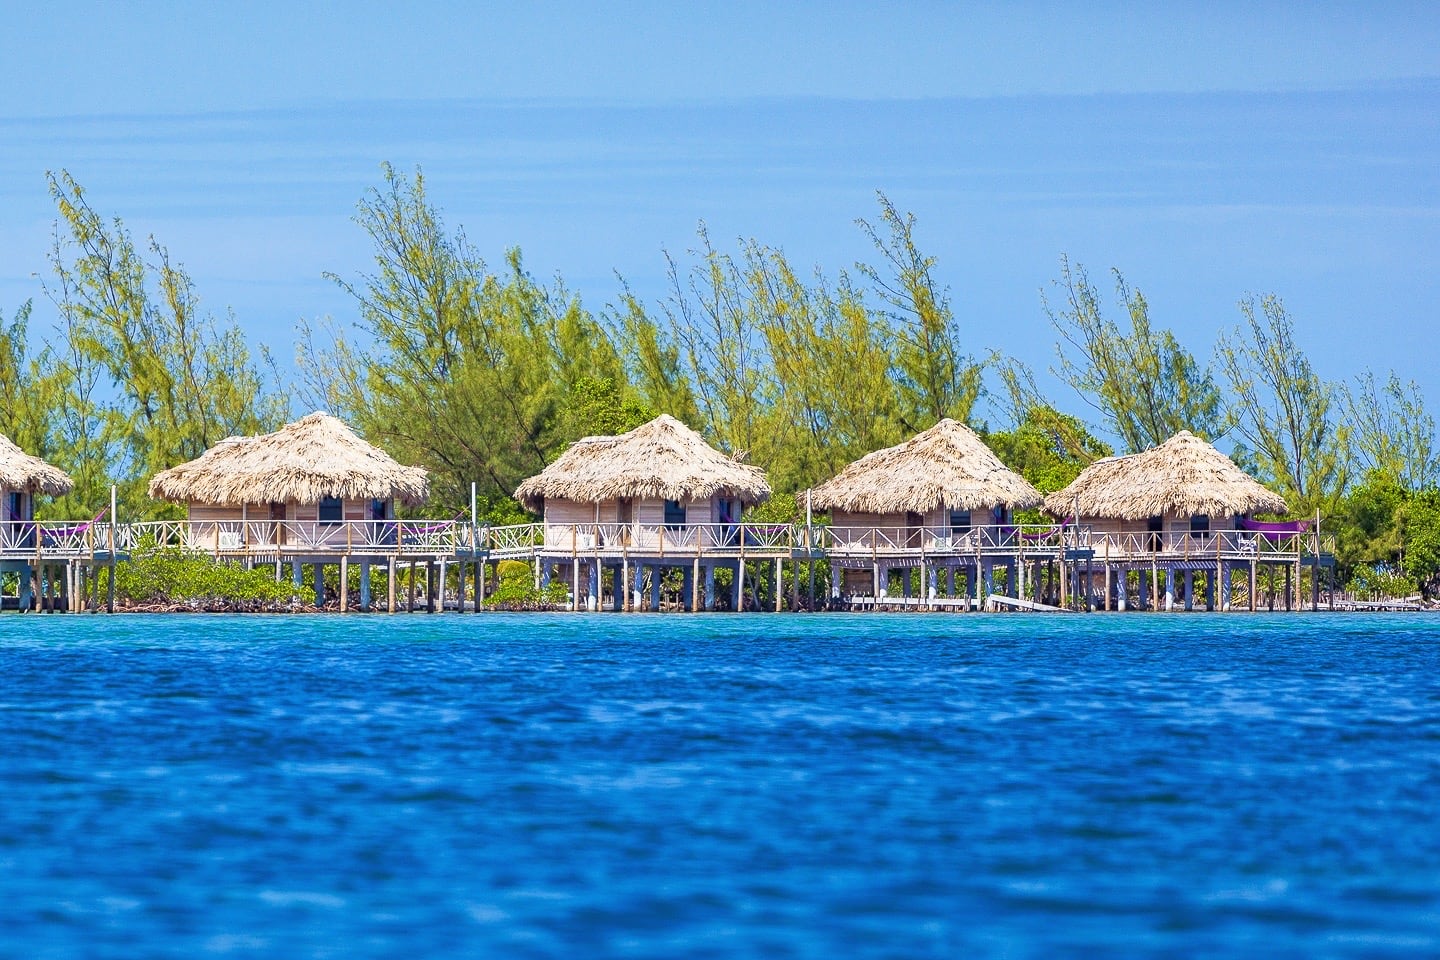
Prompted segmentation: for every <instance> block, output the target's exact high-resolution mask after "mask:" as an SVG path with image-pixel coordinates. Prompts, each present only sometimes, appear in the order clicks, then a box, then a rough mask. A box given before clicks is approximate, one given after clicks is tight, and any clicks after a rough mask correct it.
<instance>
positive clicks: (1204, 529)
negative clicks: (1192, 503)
mask: <svg viewBox="0 0 1440 960" xmlns="http://www.w3.org/2000/svg"><path fill="white" fill-rule="evenodd" d="M1209 532H1210V518H1209V517H1207V516H1206V515H1205V514H1203V513H1197V514H1195V516H1193V517H1191V518H1190V535H1191V536H1196V535H1198V534H1202V533H1209Z"/></svg>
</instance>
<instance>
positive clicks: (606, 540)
mask: <svg viewBox="0 0 1440 960" xmlns="http://www.w3.org/2000/svg"><path fill="white" fill-rule="evenodd" d="M682 506H683V507H684V508H685V523H684V524H683V525H678V526H672V525H667V524H666V522H665V507H666V501H665V500H664V499H662V498H659V497H637V498H633V499H629V503H628V507H629V514H630V519H629V522H628V523H625V524H621V523H620V519H619V518H620V516H621V514H622V505H621V503H620V501H619V500H616V499H610V500H604V501H601V502H600V503H599V504H597V503H596V502H595V501H593V500H591V501H579V500H559V499H551V498H547V499H546V501H545V521H544V522H545V545H546V546H547V547H551V548H553V549H557V550H561V551H568V550H570V549H572V547H573V548H574V549H576V550H581V551H583V550H587V549H593V548H595V547H596V546H597V545H598V546H606V545H610V546H615V545H618V544H617V543H615V541H621V542H623V543H624V544H626V545H628V546H632V547H636V548H640V549H653V550H658V549H660V548H661V547H662V545H663V546H664V547H665V548H666V549H669V548H671V547H673V548H675V549H681V548H685V547H688V548H690V549H694V547H695V538H696V537H697V536H698V535H699V526H698V525H702V524H719V523H721V522H722V520H721V517H722V516H725V517H728V518H729V522H731V523H738V522H740V519H741V513H742V509H743V508H742V505H741V503H740V502H739V501H738V500H735V499H729V500H727V499H726V498H724V497H711V498H709V499H706V500H687V501H685V502H684V503H683V504H682ZM597 518H598V519H597ZM597 524H598V525H599V530H598V531H597V530H596V529H595V527H596V525H597ZM662 530H663V531H664V532H663V534H662V532H661V531H662ZM597 532H598V534H599V536H600V540H601V542H600V543H599V544H597V543H596V542H595V540H594V536H595V535H596V533H597ZM713 542H714V538H713V537H711V538H710V540H709V541H707V542H706V543H704V544H702V545H701V546H702V547H704V546H709V545H712V544H713Z"/></svg>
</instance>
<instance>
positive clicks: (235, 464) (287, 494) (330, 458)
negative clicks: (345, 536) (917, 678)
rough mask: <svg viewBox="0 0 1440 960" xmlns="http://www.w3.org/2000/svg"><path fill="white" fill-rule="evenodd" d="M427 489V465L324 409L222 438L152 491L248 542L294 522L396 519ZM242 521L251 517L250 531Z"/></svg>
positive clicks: (161, 478)
mask: <svg viewBox="0 0 1440 960" xmlns="http://www.w3.org/2000/svg"><path fill="white" fill-rule="evenodd" d="M428 493H429V476H428V474H427V473H426V471H425V470H423V469H422V468H420V467H407V466H402V465H401V464H399V463H397V462H396V461H395V460H394V459H393V458H392V457H391V456H390V455H389V454H387V453H385V451H383V450H381V449H379V448H378V447H374V446H371V445H370V444H369V443H366V442H365V441H364V440H362V439H361V438H360V437H358V436H357V435H356V434H355V432H354V431H353V430H351V429H350V428H349V427H348V426H346V425H345V424H344V423H343V422H341V421H340V420H338V419H336V418H335V417H332V416H330V415H329V414H327V413H321V412H316V413H312V414H310V415H309V416H306V417H302V418H301V419H299V420H297V421H295V422H294V423H288V424H286V425H285V426H283V427H281V428H280V429H279V430H276V431H275V432H274V433H267V434H263V435H261V436H255V437H230V438H228V439H225V440H222V441H220V442H219V443H218V444H216V445H215V446H213V447H211V448H210V449H209V450H207V451H205V453H203V454H201V455H200V456H199V457H197V458H196V459H194V460H191V461H189V462H188V463H182V464H180V465H179V466H176V467H171V468H170V469H169V470H165V471H163V472H162V473H159V474H156V475H155V477H154V479H152V480H151V481H150V496H152V497H155V498H157V499H162V500H171V501H174V502H177V503H184V504H186V505H187V507H188V508H189V517H190V520H191V521H192V529H193V525H194V523H195V522H201V523H204V524H207V525H210V526H212V527H213V528H214V531H216V536H217V537H222V538H224V536H225V534H239V535H240V537H241V539H242V540H243V542H246V543H253V542H256V541H257V540H258V541H260V542H276V540H278V539H279V537H278V536H277V535H283V532H284V527H285V524H286V523H287V522H289V523H300V524H306V523H308V524H312V525H315V524H322V525H323V524H340V523H342V522H344V521H355V520H365V521H370V520H390V519H393V518H394V516H395V502H396V501H397V500H398V501H400V502H401V503H405V504H412V505H413V504H418V503H421V502H423V501H424V500H425V497H426V496H427V495H428ZM237 521H249V523H248V525H246V527H245V529H244V530H243V532H241V531H240V528H239V527H238V526H237V525H235V524H236V522H237ZM206 533H207V531H206V530H199V531H198V533H197V536H199V537H201V538H204V537H205V535H206ZM269 537H275V538H276V539H267V538H269Z"/></svg>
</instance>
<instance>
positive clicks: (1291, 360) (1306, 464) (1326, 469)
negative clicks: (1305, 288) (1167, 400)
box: [1218, 294, 1350, 516]
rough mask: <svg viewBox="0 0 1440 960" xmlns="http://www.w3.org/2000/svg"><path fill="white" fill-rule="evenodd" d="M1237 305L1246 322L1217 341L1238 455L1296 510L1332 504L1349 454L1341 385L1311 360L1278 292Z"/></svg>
mask: <svg viewBox="0 0 1440 960" xmlns="http://www.w3.org/2000/svg"><path fill="white" fill-rule="evenodd" d="M1240 312H1241V315H1242V316H1243V317H1244V323H1242V324H1241V325H1239V326H1238V327H1236V328H1235V329H1234V330H1232V331H1231V332H1229V333H1226V334H1222V336H1221V338H1220V344H1219V348H1218V351H1219V356H1220V365H1221V368H1222V369H1223V370H1224V372H1225V377H1226V379H1227V381H1228V382H1229V385H1230V395H1231V398H1232V401H1231V402H1232V404H1233V406H1234V411H1235V415H1236V420H1235V422H1236V430H1237V432H1238V433H1239V436H1240V438H1241V439H1242V441H1243V443H1242V445H1241V446H1240V447H1239V449H1238V451H1237V453H1238V455H1239V458H1240V459H1241V461H1242V462H1243V463H1244V464H1245V465H1246V466H1248V467H1249V468H1250V469H1252V470H1253V471H1254V472H1255V473H1256V474H1257V475H1258V476H1259V477H1260V479H1261V480H1262V481H1265V482H1268V483H1270V484H1272V485H1273V486H1274V488H1275V489H1276V490H1277V491H1278V492H1279V493H1280V495H1281V496H1283V497H1284V498H1285V500H1286V502H1287V503H1289V505H1290V510H1291V512H1292V513H1295V514H1298V515H1300V516H1305V515H1308V514H1309V513H1310V512H1312V511H1314V510H1316V509H1317V508H1318V509H1321V510H1322V511H1324V512H1327V513H1328V512H1331V511H1332V510H1333V509H1334V507H1335V506H1336V505H1337V502H1338V499H1339V497H1340V495H1341V494H1342V493H1343V491H1344V489H1345V485H1346V481H1347V479H1348V472H1347V465H1348V463H1349V459H1350V454H1349V437H1350V430H1349V427H1348V426H1347V425H1346V424H1345V423H1344V422H1343V421H1341V420H1340V419H1339V417H1338V412H1339V411H1338V406H1339V405H1338V401H1337V391H1336V388H1335V386H1334V385H1333V384H1331V383H1328V382H1326V381H1324V380H1322V379H1321V378H1320V376H1319V375H1318V374H1316V373H1315V371H1314V369H1313V368H1312V367H1311V365H1310V361H1309V359H1308V358H1307V357H1306V356H1305V353H1304V351H1303V350H1301V348H1300V346H1299V344H1298V343H1297V342H1296V339H1295V324H1294V321H1293V320H1291V318H1290V315H1289V314H1288V313H1287V312H1286V310H1285V306H1284V304H1283V303H1282V302H1281V301H1280V298H1279V297H1277V296H1275V295H1273V294H1267V295H1265V296H1263V297H1260V298H1258V299H1257V298H1256V297H1253V296H1250V297H1246V298H1245V299H1243V300H1241V301H1240Z"/></svg>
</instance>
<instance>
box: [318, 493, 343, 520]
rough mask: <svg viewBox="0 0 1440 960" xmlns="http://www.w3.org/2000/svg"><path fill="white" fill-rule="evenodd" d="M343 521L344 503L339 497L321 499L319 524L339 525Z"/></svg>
mask: <svg viewBox="0 0 1440 960" xmlns="http://www.w3.org/2000/svg"><path fill="white" fill-rule="evenodd" d="M344 519H345V501H344V500H341V499H340V498H339V497H321V498H320V515H319V520H320V522H321V523H339V522H340V521H342V520H344Z"/></svg>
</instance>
